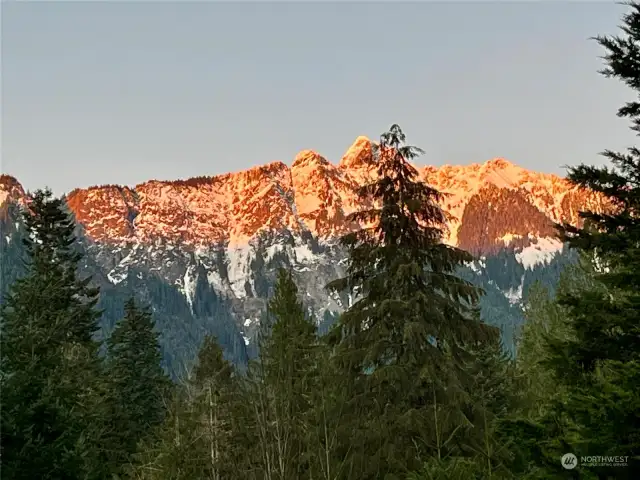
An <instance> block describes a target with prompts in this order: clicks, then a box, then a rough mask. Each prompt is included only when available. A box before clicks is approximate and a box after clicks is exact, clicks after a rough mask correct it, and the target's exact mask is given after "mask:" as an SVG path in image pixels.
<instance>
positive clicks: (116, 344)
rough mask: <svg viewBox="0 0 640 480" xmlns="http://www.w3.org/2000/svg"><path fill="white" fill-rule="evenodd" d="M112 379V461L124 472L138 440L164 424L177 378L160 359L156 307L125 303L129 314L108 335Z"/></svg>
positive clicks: (108, 354)
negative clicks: (168, 374) (155, 323)
mask: <svg viewBox="0 0 640 480" xmlns="http://www.w3.org/2000/svg"><path fill="white" fill-rule="evenodd" d="M107 356H108V361H107V370H106V373H107V381H108V385H109V400H110V406H111V408H112V416H113V417H112V418H113V422H114V427H116V428H115V429H114V435H113V441H114V444H113V447H112V456H111V462H112V464H113V466H114V471H122V468H123V467H126V466H127V465H128V464H129V463H130V462H131V461H132V459H133V455H134V453H135V452H136V450H137V446H138V443H139V442H140V441H142V440H144V439H145V438H146V437H147V436H148V435H149V434H151V433H152V431H153V429H154V428H156V427H157V426H159V425H160V424H161V423H162V422H163V420H164V415H165V401H166V399H167V395H168V394H169V390H170V386H171V382H170V380H169V377H168V376H167V375H166V374H165V373H164V371H163V370H162V367H161V365H160V362H161V360H162V355H161V352H160V345H159V343H158V334H157V332H155V331H154V323H153V319H152V316H151V312H150V311H149V310H148V309H142V308H140V307H138V306H137V305H136V304H135V301H134V299H133V298H130V299H129V300H127V302H126V303H125V314H124V317H123V318H122V319H121V320H120V321H119V322H118V323H117V324H116V326H115V329H114V330H113V332H112V333H111V336H110V337H109V339H108V340H107Z"/></svg>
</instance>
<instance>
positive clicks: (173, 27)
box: [1, 0, 635, 194]
mask: <svg viewBox="0 0 640 480" xmlns="http://www.w3.org/2000/svg"><path fill="white" fill-rule="evenodd" d="M624 12H625V7H624V6H620V5H616V4H615V3H614V2H599V3H598V2H575V3H569V2H549V3H542V2H528V3H523V2H516V3H506V2H497V1H495V2H491V3H481V2H471V3H458V2H442V3H432V2H421V3H417V2H414V3H399V2H393V1H389V2H376V3H366V2H353V3H348V2H336V3H328V2H323V3H312V2H308V1H307V2H304V1H303V2H289V3H272V2H265V1H262V2H258V3H246V2H244V3H243V2H229V3H222V2H197V3H196V2H179V1H174V2H162V3H157V2H150V1H146V2H116V1H111V2H101V3H97V2H88V1H85V2H52V1H50V2H38V3H36V2H15V1H11V0H8V1H6V2H5V1H3V2H2V12H1V13H2V16H1V39H2V45H1V48H2V52H1V53H2V72H1V73H2V118H1V120H2V151H1V153H2V157H1V160H2V162H1V167H2V168H1V169H2V172H3V173H8V174H11V175H14V176H16V177H17V178H18V180H19V181H20V182H21V183H22V184H23V186H24V187H25V188H26V189H36V188H41V187H44V186H49V187H50V188H52V189H53V190H54V192H55V193H58V194H62V193H64V192H67V191H69V190H71V189H73V188H75V187H87V186H90V185H96V184H111V183H117V184H125V185H135V184H137V183H141V182H144V181H147V180H150V179H158V180H175V179H182V178H188V177H192V176H200V175H216V174H220V173H226V172H229V171H237V170H241V169H245V168H250V167H252V166H256V165H261V164H264V163H267V162H271V161H276V160H280V161H283V162H285V163H286V164H291V162H292V161H293V159H294V157H295V155H296V153H297V152H298V151H300V150H302V149H312V150H316V151H317V152H319V153H320V154H322V155H323V156H325V157H326V158H327V159H329V160H330V161H332V162H336V163H337V162H338V161H339V160H340V158H341V157H342V155H343V153H344V152H345V151H346V149H347V148H348V147H349V146H350V145H351V143H353V141H354V140H355V139H356V137H357V136H359V135H366V136H369V137H370V138H374V139H375V138H378V137H379V135H380V134H381V133H382V132H383V131H385V130H386V129H387V128H388V127H389V126H390V125H391V124H393V123H397V124H399V125H400V126H401V127H402V129H403V130H404V132H405V133H406V135H407V140H408V143H410V144H413V145H417V146H419V147H421V148H422V149H424V150H425V152H426V153H425V155H424V156H423V157H421V158H420V159H418V160H417V163H418V164H421V165H426V164H431V165H443V164H446V163H448V164H463V165H464V164H470V163H477V162H484V161H486V160H488V159H491V158H494V157H505V158H507V159H509V160H511V161H512V162H514V163H516V164H518V165H521V166H523V167H525V168H529V169H532V170H538V171H544V172H550V173H558V174H564V172H565V169H564V168H563V166H564V165H576V164H579V163H583V162H584V163H590V164H602V163H603V162H604V160H603V159H602V158H601V157H600V156H599V155H598V154H599V152H601V151H602V150H604V149H624V148H626V147H628V146H630V145H633V144H634V142H635V137H634V136H633V135H632V133H631V132H630V130H629V129H628V123H627V121H626V120H624V119H619V118H617V116H616V111H617V109H618V108H619V107H620V106H621V105H622V104H623V103H624V102H626V101H629V100H631V99H633V93H632V91H630V90H629V89H627V87H625V86H624V85H622V84H621V83H620V82H619V81H617V80H615V79H606V78H604V77H603V76H601V75H599V74H598V73H597V72H598V70H599V69H600V68H602V66H603V64H602V60H601V59H600V58H599V57H600V56H601V55H602V54H603V53H604V52H603V50H602V49H601V47H599V45H598V44H597V43H596V42H595V41H593V40H590V37H593V36H595V35H598V34H615V33H617V32H618V28H617V26H618V25H619V23H620V18H621V15H622V14H623V13H624Z"/></svg>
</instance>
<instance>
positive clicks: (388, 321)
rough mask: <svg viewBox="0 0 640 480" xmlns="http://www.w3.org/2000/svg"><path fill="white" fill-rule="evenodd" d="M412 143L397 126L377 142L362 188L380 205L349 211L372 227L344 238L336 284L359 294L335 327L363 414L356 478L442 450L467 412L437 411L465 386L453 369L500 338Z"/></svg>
mask: <svg viewBox="0 0 640 480" xmlns="http://www.w3.org/2000/svg"><path fill="white" fill-rule="evenodd" d="M404 142H405V137H404V134H403V133H402V131H401V130H400V128H399V127H398V126H397V125H394V126H392V127H391V129H390V131H389V132H387V133H385V134H383V135H382V137H381V140H380V145H379V146H377V147H376V148H375V150H374V159H375V161H376V162H377V167H378V180H376V181H374V182H373V183H371V184H368V185H364V186H362V187H361V188H360V190H359V192H358V194H359V195H360V197H361V200H362V203H363V204H365V205H366V204H369V203H370V202H371V203H372V204H373V207H372V208H371V209H369V210H365V211H360V212H355V213H354V214H352V215H351V217H350V220H353V221H358V222H362V223H365V224H366V223H369V224H371V225H372V226H371V227H369V228H365V229H363V230H359V231H356V232H353V233H350V234H348V235H346V236H345V237H344V238H343V239H342V240H341V243H342V245H343V246H344V247H345V248H346V249H347V251H348V256H349V257H348V263H347V275H346V277H345V278H343V279H339V280H336V281H334V282H332V283H331V284H329V285H328V288H329V289H330V290H333V291H338V292H340V291H345V290H347V291H349V292H350V293H352V294H357V295H358V296H359V298H358V299H357V300H356V302H355V303H354V304H353V305H352V306H351V307H350V308H349V309H348V310H347V311H345V312H344V313H343V314H342V315H341V317H340V321H339V324H338V326H337V328H335V329H333V330H332V332H331V333H330V341H331V342H332V344H333V345H335V348H336V351H335V357H334V358H335V360H336V362H337V363H338V365H339V370H340V371H341V374H342V375H344V376H345V377H348V378H350V385H349V386H348V388H349V389H350V394H351V399H350V401H349V410H350V412H349V413H350V415H352V416H353V417H354V420H355V419H357V420H355V421H354V423H353V424H352V425H350V428H351V431H352V436H351V438H350V439H349V443H350V444H351V445H354V447H355V448H354V449H353V451H352V453H351V454H350V458H351V465H350V468H353V470H351V471H350V472H349V473H347V478H352V477H353V476H354V475H355V476H357V477H358V478H363V479H365V478H387V477H388V478H396V477H397V475H402V474H403V473H404V474H406V472H407V469H409V470H412V469H415V468H417V466H418V464H419V458H420V456H421V455H425V454H431V453H434V452H435V451H438V453H440V450H441V449H442V448H443V445H444V444H443V443H442V439H443V438H445V437H446V436H447V435H449V436H451V435H453V434H454V431H455V427H454V426H453V424H452V422H454V423H455V422H457V421H459V420H460V416H461V412H460V411H456V410H455V409H453V410H451V411H447V412H446V413H444V414H443V415H440V414H439V410H438V405H440V406H442V407H447V408H448V404H449V403H451V400H452V398H453V397H455V396H456V395H457V394H458V393H461V388H462V387H461V385H459V383H458V381H457V379H456V378H455V373H454V372H453V369H452V368H451V366H452V365H453V364H454V362H457V361H460V360H461V358H462V357H463V356H464V355H463V354H464V349H463V348H462V346H463V345H464V344H465V343H467V342H477V341H482V340H484V339H488V338H492V337H495V332H494V330H493V329H492V328H490V327H488V326H486V325H484V324H482V323H481V322H479V321H477V317H476V315H475V314H474V308H475V305H476V304H477V301H478V299H479V296H480V291H479V290H478V289H477V288H476V287H474V286H473V285H472V284H471V283H470V282H467V281H465V280H462V279H461V278H459V277H457V276H456V275H455V270H456V268H458V267H460V266H462V264H464V263H465V262H468V261H470V260H471V259H472V258H471V256H470V255H469V254H468V253H466V252H463V251H461V250H458V249H456V248H453V247H450V246H447V245H445V244H443V243H442V237H443V230H444V228H445V222H446V217H445V214H444V212H443V211H442V209H441V208H440V206H439V204H440V200H441V197H442V195H441V194H440V193H439V192H438V191H436V190H434V189H433V188H431V187H429V186H427V185H425V184H424V183H422V182H420V181H419V180H418V179H417V171H416V170H415V169H414V168H413V167H412V166H411V165H410V164H409V161H410V160H412V159H413V158H414V157H416V156H417V155H418V154H419V153H421V151H420V150H419V149H416V148H415V147H409V146H405V144H404ZM445 392H446V393H445ZM456 392H458V393H456ZM454 403H455V402H454ZM431 407H433V408H435V411H436V415H435V418H434V417H432V416H431V415H430V414H429V413H428V412H430V411H431V410H430V408H431ZM440 417H443V418H444V420H443V423H442V425H438V424H439V423H440V422H441V420H442V419H441V418H440ZM434 422H435V423H436V425H435V427H436V428H435V432H436V433H435V437H434V435H433V431H434V428H433V427H434V425H433V423H434ZM439 430H442V432H440V431H439ZM440 433H442V434H443V435H441V434H440ZM345 440H346V439H343V441H345ZM344 448H347V447H346V443H345V447H344Z"/></svg>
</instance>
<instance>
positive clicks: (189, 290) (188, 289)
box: [182, 265, 198, 312]
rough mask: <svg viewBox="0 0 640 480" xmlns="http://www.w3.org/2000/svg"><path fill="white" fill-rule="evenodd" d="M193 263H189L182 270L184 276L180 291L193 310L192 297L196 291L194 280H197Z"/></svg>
mask: <svg viewBox="0 0 640 480" xmlns="http://www.w3.org/2000/svg"><path fill="white" fill-rule="evenodd" d="M194 270H195V265H189V266H188V267H187V269H186V270H185V272H184V278H183V279H182V292H183V293H184V296H185V297H186V299H187V303H188V304H189V308H190V309H191V311H192V312H193V299H194V297H195V293H196V282H197V280H198V277H197V275H194V273H195V272H194Z"/></svg>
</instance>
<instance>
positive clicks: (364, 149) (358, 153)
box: [339, 136, 373, 169]
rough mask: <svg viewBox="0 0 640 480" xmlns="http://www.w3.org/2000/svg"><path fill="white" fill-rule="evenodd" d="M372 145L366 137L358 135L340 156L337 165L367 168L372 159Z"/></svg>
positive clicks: (348, 167) (349, 167)
mask: <svg viewBox="0 0 640 480" xmlns="http://www.w3.org/2000/svg"><path fill="white" fill-rule="evenodd" d="M372 147H373V143H372V142H371V140H369V138H368V137H365V136H359V137H358V138H356V140H355V142H353V144H352V145H351V146H350V147H349V148H348V149H347V151H346V152H345V154H344V155H343V156H342V159H341V160H340V163H339V166H340V167H341V168H345V169H360V168H369V167H370V166H371V164H372V160H373V149H372Z"/></svg>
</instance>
